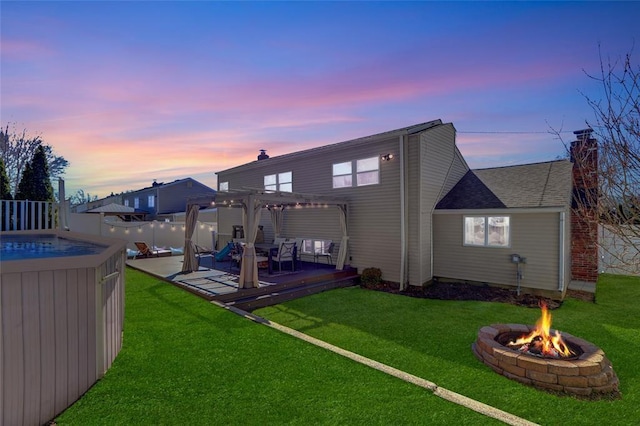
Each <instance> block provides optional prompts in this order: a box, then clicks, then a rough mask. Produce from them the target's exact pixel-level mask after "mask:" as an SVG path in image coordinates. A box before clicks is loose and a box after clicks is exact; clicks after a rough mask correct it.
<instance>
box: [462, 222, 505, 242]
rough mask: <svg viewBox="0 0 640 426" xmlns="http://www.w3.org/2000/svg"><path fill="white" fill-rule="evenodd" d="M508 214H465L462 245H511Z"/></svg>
mask: <svg viewBox="0 0 640 426" xmlns="http://www.w3.org/2000/svg"><path fill="white" fill-rule="evenodd" d="M510 238H511V228H510V221H509V216H465V217H464V245H466V246H482V247H509V246H510V245H511V239H510Z"/></svg>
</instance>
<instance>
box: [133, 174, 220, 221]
mask: <svg viewBox="0 0 640 426" xmlns="http://www.w3.org/2000/svg"><path fill="white" fill-rule="evenodd" d="M214 194H215V192H213V190H212V189H211V188H209V187H208V186H206V185H202V184H201V183H199V182H196V181H195V180H192V179H186V180H184V181H179V182H175V183H171V184H168V185H165V186H161V187H159V188H158V197H157V198H156V210H157V212H158V214H166V213H175V212H183V211H186V208H187V201H188V200H189V199H190V198H196V197H200V196H206V195H209V196H213V195H214ZM140 202H141V203H142V200H141V201H140ZM144 203H145V205H146V203H147V199H146V196H145V199H144Z"/></svg>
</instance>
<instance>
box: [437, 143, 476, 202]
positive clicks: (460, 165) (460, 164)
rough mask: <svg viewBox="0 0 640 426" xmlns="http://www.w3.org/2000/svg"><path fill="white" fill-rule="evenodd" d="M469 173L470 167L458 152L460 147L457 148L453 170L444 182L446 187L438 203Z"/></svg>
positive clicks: (443, 188)
mask: <svg viewBox="0 0 640 426" xmlns="http://www.w3.org/2000/svg"><path fill="white" fill-rule="evenodd" d="M468 171H469V166H468V165H467V162H466V161H465V160H464V158H463V157H462V154H461V153H460V151H459V150H458V147H457V146H456V148H455V154H454V159H453V164H452V165H451V169H450V170H449V174H448V176H447V179H446V181H445V182H444V186H443V187H442V193H441V195H440V198H439V199H438V200H437V201H436V203H437V202H438V201H440V200H441V199H442V197H444V196H445V195H447V193H448V192H449V191H451V189H452V188H453V187H454V186H455V185H456V183H458V182H459V181H460V179H462V177H463V176H464V175H465V174H466V173H467V172H468Z"/></svg>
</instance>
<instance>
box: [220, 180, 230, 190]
mask: <svg viewBox="0 0 640 426" xmlns="http://www.w3.org/2000/svg"><path fill="white" fill-rule="evenodd" d="M218 191H220V192H229V182H220V184H219V185H218Z"/></svg>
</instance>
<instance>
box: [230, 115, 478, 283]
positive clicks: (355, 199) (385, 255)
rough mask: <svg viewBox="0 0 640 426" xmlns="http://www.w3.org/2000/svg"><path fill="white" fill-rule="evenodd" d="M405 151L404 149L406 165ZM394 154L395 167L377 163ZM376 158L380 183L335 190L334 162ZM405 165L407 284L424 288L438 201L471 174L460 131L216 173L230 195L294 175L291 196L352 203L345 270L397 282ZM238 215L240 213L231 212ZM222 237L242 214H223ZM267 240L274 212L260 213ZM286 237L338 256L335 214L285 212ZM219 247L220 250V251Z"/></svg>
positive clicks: (374, 140)
mask: <svg viewBox="0 0 640 426" xmlns="http://www.w3.org/2000/svg"><path fill="white" fill-rule="evenodd" d="M401 146H402V147H403V148H402V149H403V150H404V152H403V158H401V156H400V153H401ZM385 154H393V156H394V157H393V159H392V160H390V161H382V160H380V157H381V156H382V155H385ZM370 157H377V158H378V159H379V176H380V177H379V184H376V185H367V186H360V187H358V186H353V187H348V188H336V189H334V188H333V187H332V186H333V183H332V182H333V175H332V167H333V164H335V163H341V162H345V161H352V160H359V159H364V158H370ZM403 160H404V173H405V177H406V184H405V194H404V195H405V196H404V203H405V209H404V213H405V218H406V223H405V238H406V241H405V244H406V245H407V252H406V255H407V265H406V266H407V276H406V277H405V278H407V279H408V282H409V284H413V285H422V284H424V283H425V282H427V281H429V280H430V279H431V278H432V268H431V256H432V242H431V217H432V212H433V209H434V207H435V205H436V203H437V202H438V200H439V199H440V198H441V197H442V196H443V195H444V194H445V193H446V188H447V187H448V188H451V187H453V185H455V183H456V182H457V181H458V180H459V179H460V178H461V177H462V176H463V175H464V173H465V172H466V171H467V170H468V167H467V165H466V162H465V161H464V159H463V158H462V155H461V154H460V152H459V151H458V149H457V148H456V146H455V128H454V127H453V125H452V124H442V125H437V126H434V127H431V128H428V129H426V130H424V131H422V132H420V133H416V134H411V135H407V134H402V133H401V132H398V133H392V134H385V135H378V136H376V137H369V138H362V139H358V140H354V141H349V142H347V143H340V144H335V145H328V146H325V147H321V148H317V149H312V150H308V151H301V152H298V153H293V154H288V155H284V156H281V157H273V158H269V159H266V160H259V161H255V162H253V163H249V164H246V165H243V166H239V167H237V168H233V169H229V170H225V171H222V172H219V173H218V182H227V183H228V187H229V189H230V190H231V191H233V190H242V189H247V188H255V189H262V188H264V176H265V175H271V174H276V173H284V172H289V171H290V172H292V175H293V185H292V186H293V192H296V193H308V194H316V195H328V196H333V197H338V198H343V199H347V200H349V206H348V212H347V219H348V235H349V253H348V256H347V264H350V265H351V266H353V267H356V268H358V269H360V270H362V269H364V268H367V267H377V268H380V269H381V270H382V274H383V275H382V278H383V279H385V280H389V281H395V282H399V281H400V280H401V279H402V277H403V272H402V268H403V265H402V252H403V250H402V245H403V238H402V235H401V233H402V222H401V216H402V213H403V206H402V202H403V197H402V194H401V187H402V186H401V171H402V164H401V162H402V161H403ZM227 210H235V211H227ZM218 222H219V232H220V235H221V236H223V234H225V233H231V227H232V225H237V224H241V213H240V209H224V208H220V210H219V215H218ZM261 223H262V224H263V226H264V230H265V232H264V233H265V240H267V241H268V240H269V236H270V235H272V229H271V224H270V219H269V213H268V212H265V213H263V214H262V221H261ZM282 235H283V236H285V237H290V238H292V237H297V238H322V239H327V240H332V241H333V242H334V243H335V245H336V246H335V249H334V255H335V254H337V252H338V250H339V244H340V239H341V230H340V222H339V214H338V210H337V208H336V207H325V206H313V207H305V208H288V209H287V210H285V213H284V227H283V232H282ZM219 245H220V244H219Z"/></svg>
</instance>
